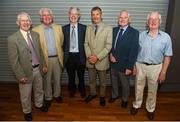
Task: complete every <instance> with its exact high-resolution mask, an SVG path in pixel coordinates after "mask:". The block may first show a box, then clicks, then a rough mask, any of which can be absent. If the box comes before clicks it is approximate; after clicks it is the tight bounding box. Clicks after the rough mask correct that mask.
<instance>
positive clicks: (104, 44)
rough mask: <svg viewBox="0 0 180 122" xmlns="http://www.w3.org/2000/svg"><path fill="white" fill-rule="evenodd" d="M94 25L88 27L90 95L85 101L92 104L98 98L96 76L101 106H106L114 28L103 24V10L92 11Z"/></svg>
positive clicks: (87, 47)
mask: <svg viewBox="0 0 180 122" xmlns="http://www.w3.org/2000/svg"><path fill="white" fill-rule="evenodd" d="M91 19H92V22H93V24H92V25H90V26H88V27H87V30H86V37H85V44H84V45H85V52H86V57H87V62H86V64H87V67H88V73H89V82H90V95H89V96H88V97H87V98H86V99H85V101H86V102H90V101H91V100H93V99H94V98H95V97H96V76H97V74H98V77H99V85H100V105H101V106H105V104H106V102H105V91H106V70H107V69H108V68H109V59H108V57H109V55H108V54H109V52H110V50H111V47H112V27H110V26H107V25H105V24H103V23H102V10H101V8H99V7H93V8H92V9H91Z"/></svg>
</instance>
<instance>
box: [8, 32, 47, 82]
mask: <svg viewBox="0 0 180 122" xmlns="http://www.w3.org/2000/svg"><path fill="white" fill-rule="evenodd" d="M31 37H32V40H33V45H34V48H35V52H36V55H37V57H38V60H39V63H40V68H42V65H43V64H44V63H43V56H42V52H41V48H40V44H39V35H38V34H37V33H36V32H33V31H31ZM8 58H9V62H10V65H11V67H12V70H13V72H14V73H15V76H16V78H17V80H18V81H19V80H20V79H21V78H22V77H24V76H26V77H27V78H28V82H31V81H32V78H33V76H32V74H33V73H32V71H33V68H32V55H31V51H30V49H29V47H28V45H27V42H26V40H25V39H24V37H23V35H22V34H21V32H20V31H17V32H16V33H14V34H12V35H10V36H9V37H8Z"/></svg>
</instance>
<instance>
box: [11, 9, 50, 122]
mask: <svg viewBox="0 0 180 122" xmlns="http://www.w3.org/2000/svg"><path fill="white" fill-rule="evenodd" d="M31 24H32V22H31V18H30V16H29V15H28V13H25V12H22V13H19V14H18V16H17V25H18V26H19V30H18V31H17V32H15V33H14V34H12V35H11V36H9V37H8V58H9V61H10V64H11V66H12V70H13V72H14V73H15V76H16V78H17V81H18V84H19V92H20V99H21V104H22V109H23V113H24V117H25V120H26V121H31V120H32V114H31V93H32V89H33V93H34V102H35V106H36V108H37V109H40V110H41V111H43V112H47V111H48V108H47V107H46V106H45V105H44V104H43V99H44V98H43V96H44V92H43V85H42V76H41V75H42V74H41V73H46V72H47V68H46V67H44V66H43V63H42V62H43V58H42V56H41V54H42V53H41V49H40V45H39V35H38V34H37V33H36V32H33V31H30V28H31ZM41 69H42V70H41Z"/></svg>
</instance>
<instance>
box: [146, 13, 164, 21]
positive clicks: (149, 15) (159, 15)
mask: <svg viewBox="0 0 180 122" xmlns="http://www.w3.org/2000/svg"><path fill="white" fill-rule="evenodd" d="M152 14H157V15H158V19H159V20H160V24H161V22H162V19H161V14H160V13H159V12H158V11H152V12H149V13H148V15H147V22H148V20H149V19H150V17H151V15H152Z"/></svg>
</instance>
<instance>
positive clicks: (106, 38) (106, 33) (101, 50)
mask: <svg viewBox="0 0 180 122" xmlns="http://www.w3.org/2000/svg"><path fill="white" fill-rule="evenodd" d="M84 47H85V52H86V57H87V58H88V57H89V56H91V55H96V56H97V57H98V59H99V60H98V61H97V62H96V64H95V65H92V64H90V63H89V61H88V60H87V61H86V65H87V67H88V68H93V67H95V68H96V69H97V70H107V69H108V68H109V52H110V51H111V48H112V27H110V26H107V25H105V24H103V23H101V24H100V25H99V26H98V31H97V33H96V35H95V34H94V25H90V26H88V27H87V30H86V37H85V44H84Z"/></svg>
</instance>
